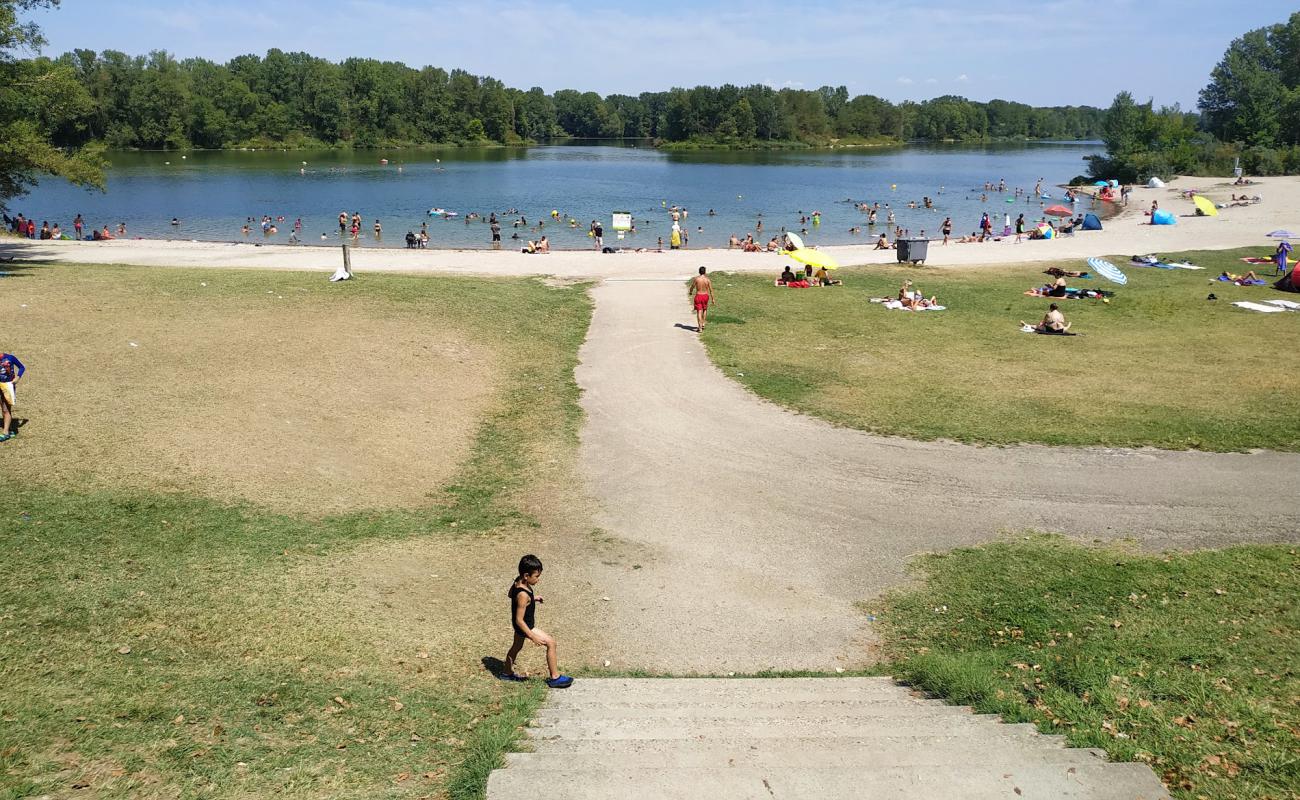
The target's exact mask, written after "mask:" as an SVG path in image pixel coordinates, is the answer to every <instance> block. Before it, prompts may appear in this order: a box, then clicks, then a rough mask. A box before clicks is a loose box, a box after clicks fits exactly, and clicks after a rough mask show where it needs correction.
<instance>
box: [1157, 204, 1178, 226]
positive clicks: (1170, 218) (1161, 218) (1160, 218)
mask: <svg viewBox="0 0 1300 800" xmlns="http://www.w3.org/2000/svg"><path fill="white" fill-rule="evenodd" d="M1177 223H1178V220H1177V219H1176V218H1175V217H1174V215H1173V214H1171V213H1169V212H1168V211H1165V210H1164V209H1163V208H1162V209H1159V210H1157V211H1156V213H1154V214H1152V215H1151V224H1152V225H1176V224H1177Z"/></svg>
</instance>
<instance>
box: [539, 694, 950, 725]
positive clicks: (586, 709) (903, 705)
mask: <svg viewBox="0 0 1300 800" xmlns="http://www.w3.org/2000/svg"><path fill="white" fill-rule="evenodd" d="M969 716H972V715H971V710H970V708H969V707H967V706H950V705H947V704H946V703H940V702H936V701H928V700H913V699H911V698H910V697H904V698H901V699H892V698H891V699H885V700H868V701H848V702H835V701H826V700H823V701H819V702H813V703H790V702H779V703H777V702H772V703H692V704H689V705H688V704H675V703H673V704H670V703H653V704H645V705H632V704H617V705H615V704H610V703H602V704H599V705H596V704H593V705H588V706H568V707H557V708H549V707H543V708H542V709H541V710H540V711H538V713H537V719H538V721H540V722H546V723H550V722H560V721H563V720H593V719H623V720H637V719H656V718H658V719H673V720H695V719H773V718H778V719H792V718H793V719H797V718H801V717H809V718H813V717H824V718H827V719H862V720H871V719H903V718H906V719H936V718H944V719H947V718H949V717H969Z"/></svg>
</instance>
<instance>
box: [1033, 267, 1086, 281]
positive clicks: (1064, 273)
mask: <svg viewBox="0 0 1300 800" xmlns="http://www.w3.org/2000/svg"><path fill="white" fill-rule="evenodd" d="M1043 274H1044V275H1051V276H1052V277H1053V278H1082V277H1083V276H1084V275H1087V274H1088V273H1086V272H1079V271H1077V270H1072V269H1061V268H1060V267H1048V268H1047V269H1045V270H1043Z"/></svg>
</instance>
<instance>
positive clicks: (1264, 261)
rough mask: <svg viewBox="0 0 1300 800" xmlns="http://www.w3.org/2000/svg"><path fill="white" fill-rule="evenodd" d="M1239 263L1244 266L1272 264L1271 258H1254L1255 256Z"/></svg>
mask: <svg viewBox="0 0 1300 800" xmlns="http://www.w3.org/2000/svg"><path fill="white" fill-rule="evenodd" d="M1241 261H1242V263H1245V264H1272V263H1273V259H1271V258H1256V257H1255V256H1250V257H1249V258H1243V259H1241Z"/></svg>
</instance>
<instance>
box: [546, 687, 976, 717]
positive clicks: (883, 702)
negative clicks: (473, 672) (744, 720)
mask: <svg viewBox="0 0 1300 800" xmlns="http://www.w3.org/2000/svg"><path fill="white" fill-rule="evenodd" d="M565 697H566V699H565V700H556V701H554V702H551V701H549V700H548V701H547V703H546V706H545V707H546V709H547V710H549V711H556V712H565V713H572V714H588V713H592V714H600V715H608V714H611V713H616V714H621V713H623V712H624V711H632V712H634V713H635V712H638V711H639V710H641V709H656V708H658V709H665V710H667V711H670V712H671V711H676V710H677V709H683V708H688V709H700V708H735V709H747V708H752V709H765V708H787V709H795V708H807V709H824V710H843V711H844V712H846V713H856V712H857V711H862V710H867V711H869V710H871V709H887V708H908V709H910V708H929V707H934V706H950V705H951V704H949V703H945V702H944V701H942V700H931V699H928V698H923V697H912V696H910V695H909V694H907V693H906V692H903V691H896V692H895V693H894V694H882V695H880V696H852V695H850V696H848V697H838V696H836V695H835V694H834V693H830V692H826V693H823V694H822V695H819V696H814V695H811V694H810V693H806V692H805V693H800V694H799V695H797V696H794V697H783V696H780V695H775V694H766V695H760V696H758V697H746V696H743V695H738V696H736V697H734V698H731V697H723V698H719V697H705V698H700V699H688V698H683V697H666V698H649V697H646V698H616V697H604V696H602V697H598V698H597V697H585V698H581V699H576V700H568V698H569V697H574V695H566V696H565Z"/></svg>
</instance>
